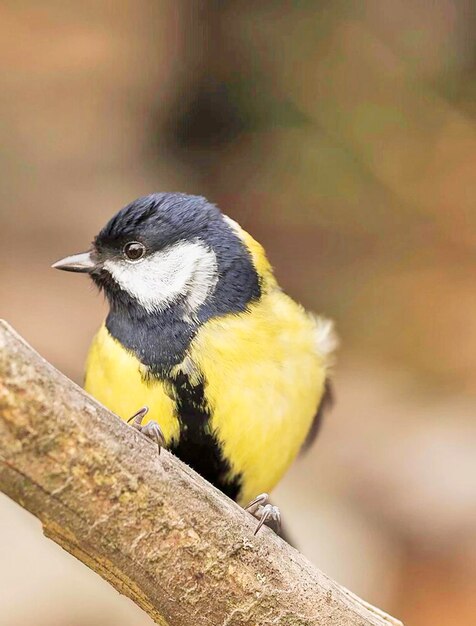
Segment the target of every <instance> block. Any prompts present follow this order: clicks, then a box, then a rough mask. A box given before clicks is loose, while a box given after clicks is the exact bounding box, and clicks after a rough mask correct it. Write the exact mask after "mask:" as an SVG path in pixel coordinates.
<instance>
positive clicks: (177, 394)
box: [167, 373, 241, 500]
mask: <svg viewBox="0 0 476 626" xmlns="http://www.w3.org/2000/svg"><path fill="white" fill-rule="evenodd" d="M167 382H168V384H169V385H170V387H171V395H173V397H174V399H175V402H176V406H177V416H178V418H179V422H180V439H179V440H178V441H176V442H173V443H172V445H171V447H170V451H171V452H172V453H173V454H175V455H176V456H178V457H179V459H181V460H182V461H183V462H184V463H187V465H190V467H192V468H193V469H194V470H195V471H196V472H198V473H199V474H200V475H201V476H203V477H204V478H205V479H206V480H208V481H209V482H210V483H212V485H214V486H215V487H217V488H218V489H220V491H223V493H225V494H226V495H227V496H228V497H229V498H232V499H233V500H236V499H237V498H238V496H239V493H240V490H241V476H234V477H230V464H229V463H228V461H227V459H226V458H225V457H224V456H223V453H222V449H221V447H220V444H219V442H218V440H217V438H216V437H215V436H214V435H213V434H212V433H211V432H210V409H209V407H208V406H207V403H206V400H205V393H204V383H203V381H202V382H200V383H199V384H197V385H192V384H191V382H190V380H189V378H188V376H187V375H186V374H182V373H180V374H179V375H177V376H175V377H173V378H172V377H171V378H169V379H168V381H167Z"/></svg>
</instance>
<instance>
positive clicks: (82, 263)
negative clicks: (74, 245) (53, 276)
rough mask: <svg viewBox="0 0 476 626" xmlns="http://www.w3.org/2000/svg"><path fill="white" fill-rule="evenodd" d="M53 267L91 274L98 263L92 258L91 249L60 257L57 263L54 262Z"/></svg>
mask: <svg viewBox="0 0 476 626" xmlns="http://www.w3.org/2000/svg"><path fill="white" fill-rule="evenodd" d="M51 267H54V268H55V270H64V271H65V272H81V273H84V274H89V273H90V272H92V271H93V269H94V268H95V267H96V263H95V262H94V260H93V258H92V254H91V251H89V252H81V253H80V254H73V255H72V256H67V257H65V258H64V259H60V260H59V261H56V263H53V265H52V266H51Z"/></svg>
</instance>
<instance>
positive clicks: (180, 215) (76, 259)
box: [53, 193, 260, 319]
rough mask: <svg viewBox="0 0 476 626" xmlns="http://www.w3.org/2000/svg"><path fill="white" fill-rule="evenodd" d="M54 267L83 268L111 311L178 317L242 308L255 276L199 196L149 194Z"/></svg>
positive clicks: (231, 233) (240, 247)
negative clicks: (174, 312) (166, 313)
mask: <svg viewBox="0 0 476 626" xmlns="http://www.w3.org/2000/svg"><path fill="white" fill-rule="evenodd" d="M53 267H54V268H56V269H60V270H65V271H69V272H83V273H87V274H89V275H90V276H91V278H92V279H93V281H94V282H95V283H96V284H97V285H98V287H99V288H100V289H103V290H104V292H105V294H106V296H107V298H108V300H109V302H110V305H111V308H114V309H116V310H124V311H126V312H127V311H129V312H130V311H132V310H134V311H135V312H136V313H137V312H142V313H143V314H154V313H161V312H163V311H165V310H167V309H170V308H175V309H177V310H180V312H181V315H182V316H183V317H187V316H190V317H192V318H198V319H199V318H200V316H203V315H205V317H207V318H208V317H211V316H212V315H214V314H220V313H226V312H230V311H242V310H245V309H246V307H247V305H248V304H249V302H251V301H252V300H253V299H256V298H258V297H259V295H260V279H259V276H258V274H257V271H256V269H255V267H254V265H253V262H252V258H251V254H250V251H249V250H248V248H247V247H246V245H245V243H244V241H243V240H242V239H241V237H240V236H239V234H238V233H237V231H236V229H235V228H234V227H233V223H232V222H231V220H229V219H228V218H226V217H225V216H224V215H223V214H222V213H221V212H220V211H219V209H218V208H217V207H216V206H214V205H213V204H211V203H209V202H208V201H207V200H205V198H202V197H199V196H190V195H186V194H181V193H156V194H151V195H149V196H145V197H143V198H139V199H137V200H135V201H134V202H131V203H130V204H129V205H127V206H126V207H124V208H123V209H121V210H120V211H119V212H118V213H117V214H116V215H115V216H114V217H113V218H112V219H111V220H110V221H109V222H108V223H107V224H106V226H104V228H103V229H102V230H101V231H100V233H99V234H98V235H97V236H96V237H95V239H94V241H93V244H92V248H91V250H89V251H88V252H84V253H81V254H75V255H73V256H69V257H66V258H64V259H61V260H60V261H57V262H56V263H55V264H54V265H53Z"/></svg>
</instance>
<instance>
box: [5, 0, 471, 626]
mask: <svg viewBox="0 0 476 626" xmlns="http://www.w3.org/2000/svg"><path fill="white" fill-rule="evenodd" d="M475 26H476V24H475V10H474V3H473V2H472V0H436V1H431V2H430V1H429V0H359V1H358V0H347V1H345V2H342V1H339V0H332V1H325V0H314V1H311V0H308V1H305V0H302V1H301V2H298V1H297V0H296V1H294V2H291V1H287V2H277V1H272V0H261V1H260V2H251V1H246V0H242V1H241V2H237V1H231V0H228V1H225V0H223V1H220V0H203V1H201V2H198V1H197V2H193V1H187V0H185V1H182V2H180V1H179V2H177V1H174V0H154V1H152V0H139V1H138V0H135V1H132V0H117V1H116V2H104V1H102V2H101V1H99V2H98V1H96V2H92V1H90V0H83V1H82V2H59V1H55V0H45V1H44V2H42V3H39V2H34V1H31V0H24V1H21V2H20V1H18V0H15V1H12V2H8V1H5V0H2V2H1V3H0V137H1V143H0V146H1V147H0V212H1V226H0V239H1V245H0V301H1V306H0V313H1V315H2V317H5V318H6V319H7V320H8V321H9V322H10V323H12V324H13V325H14V326H15V328H16V329H17V330H18V331H19V332H20V333H22V334H23V335H24V336H25V337H26V338H27V340H28V341H30V342H31V343H32V344H33V346H34V347H35V348H36V349H37V350H39V351H40V352H41V353H42V354H43V355H44V356H46V357H47V358H48V359H49V360H50V361H52V362H53V363H54V364H55V365H56V366H57V367H58V368H59V369H61V370H63V371H64V372H66V373H67V374H68V375H69V376H71V377H72V378H74V379H75V380H77V381H79V382H80V381H81V379H82V366H83V362H84V359H85V355H86V351H87V346H88V342H89V340H90V338H91V336H92V334H93V332H94V331H95V329H96V328H97V326H98V325H99V323H100V321H101V320H102V317H103V316H104V313H105V306H104V303H103V301H102V298H101V297H100V296H98V295H96V294H95V292H94V290H93V289H92V287H91V286H90V285H89V284H88V281H87V280H86V279H85V278H84V277H81V276H74V275H70V274H61V273H58V272H54V271H52V270H50V269H49V266H50V264H51V262H53V261H54V260H56V259H57V258H59V257H61V256H63V255H65V254H69V253H72V252H77V251H81V250H83V249H84V248H85V247H87V245H88V243H89V242H90V240H91V239H92V237H93V236H94V234H95V233H96V232H97V231H98V230H99V228H100V227H101V226H102V225H103V223H104V222H105V221H106V220H107V219H108V218H109V217H110V216H111V215H112V214H113V213H114V212H115V211H116V210H117V209H118V208H120V207H121V206H123V205H124V204H126V203H127V202H129V201H130V200H132V199H133V198H135V197H137V196H139V195H143V194H145V193H149V192H151V191H159V190H169V191H172V190H180V191H187V192H191V193H199V194H203V195H206V196H207V197H208V198H210V199H211V200H213V201H215V202H217V203H218V204H219V206H220V207H222V208H223V209H224V210H225V211H226V212H227V213H228V214H229V215H230V216H232V217H233V218H235V219H237V220H238V221H239V222H241V224H242V225H243V226H244V227H245V228H246V229H248V230H249V231H251V232H252V233H253V234H254V235H255V236H256V237H257V238H258V239H259V240H261V242H262V243H263V244H264V245H265V246H266V248H267V250H268V252H269V256H270V258H271V261H272V263H273V264H274V266H275V268H276V272H277V275H278V278H279V280H280V281H281V283H282V285H283V286H284V288H285V289H286V290H287V291H288V292H289V293H290V294H291V295H292V296H294V297H295V298H296V299H298V300H299V301H301V302H302V303H303V304H304V305H305V306H306V307H308V308H311V309H314V310H316V311H318V312H321V313H325V314H327V315H329V316H331V317H333V318H335V320H336V323H337V327H338V330H339V333H340V336H341V339H342V346H341V349H340V353H339V361H338V365H337V367H336V371H335V388H336V397H337V403H336V406H335V409H334V411H333V413H332V415H330V416H329V417H328V419H327V421H326V424H325V427H324V429H323V431H322V434H321V437H320V439H319V441H318V444H317V446H316V447H315V448H314V449H313V450H312V452H311V453H310V454H308V456H307V457H306V458H303V459H300V460H299V461H298V462H297V463H296V464H295V466H294V467H293V469H292V471H291V472H290V473H289V475H288V476H287V477H286V479H285V480H284V481H283V483H282V484H281V485H280V486H279V488H278V489H277V490H276V492H275V494H274V499H275V501H276V502H277V503H278V504H279V505H280V506H281V508H282V511H283V513H284V516H285V519H286V521H287V523H288V526H289V528H290V530H291V532H292V534H293V535H294V537H295V539H296V542H297V543H298V544H299V546H300V548H301V549H302V551H303V552H304V553H305V554H306V555H307V556H308V557H309V558H310V559H311V560H312V561H313V562H314V563H315V564H316V565H317V566H319V567H320V568H321V569H323V570H324V571H325V572H326V573H328V574H329V575H331V576H332V577H334V578H335V579H337V580H338V581H339V582H340V583H342V584H344V585H346V586H347V587H349V588H350V589H352V590H353V591H354V592H356V593H358V594H360V595H362V596H363V597H364V598H365V599H367V600H368V601H370V602H373V603H375V604H377V605H379V606H380V607H382V608H383V609H386V610H387V611H389V612H391V613H393V614H395V615H397V616H399V617H400V618H402V619H404V620H405V622H406V624H407V626H410V625H412V626H430V625H431V626H434V625H435V624H439V625H441V626H463V625H465V626H467V625H468V624H470V623H474V621H475V616H476V314H475V311H476V288H475V284H476V265H475V262H476V124H475V115H476V99H475V95H476V43H475V42H476V37H475V32H476V29H475ZM0 623H1V624H2V626H3V625H5V626H30V625H32V624H35V626H95V625H96V624H97V625H99V624H100V625H101V626H108V625H109V624H111V625H112V624H114V626H126V625H130V624H134V626H146V625H147V624H151V622H150V620H149V619H148V618H147V617H146V616H145V615H144V614H142V613H141V612H140V611H139V609H137V608H135V607H134V606H133V605H132V604H131V603H130V602H129V601H128V600H127V599H125V598H123V597H121V596H119V595H118V594H117V593H116V592H115V591H114V590H113V589H112V588H110V587H109V586H108V585H107V584H106V583H105V582H103V581H102V580H101V579H99V577H97V576H96V575H95V574H93V573H91V572H90V571H89V570H88V569H87V568H86V567H84V566H83V565H82V564H80V563H79V562H77V561H75V560H74V559H73V558H72V557H71V556H69V555H67V554H66V553H64V552H62V551H61V549H60V548H58V547H57V546H56V545H54V544H53V543H52V542H50V541H48V540H46V539H44V538H43V537H42V535H41V530H40V525H39V523H38V522H37V521H36V520H34V519H33V518H32V517H30V516H29V515H28V514H27V513H26V512H24V511H23V510H21V509H20V508H19V507H18V506H16V505H14V504H13V503H11V502H10V501H9V500H7V498H6V497H0Z"/></svg>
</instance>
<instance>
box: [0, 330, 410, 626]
mask: <svg viewBox="0 0 476 626" xmlns="http://www.w3.org/2000/svg"><path fill="white" fill-rule="evenodd" d="M0 489H1V490H2V491H4V492H5V493H6V494H7V495H8V496H10V497H11V498H12V499H13V500H15V501H16V502H18V503H19V504H20V505H21V506H23V507H24V508H26V509H27V510H29V511H30V512H31V513H33V514H34V515H36V516H37V517H38V518H39V519H40V520H41V523H42V524H43V529H44V533H45V535H46V536H47V537H50V538H51V539H53V540H54V541H56V542H57V543H58V544H60V545H61V546H62V547H63V548H65V549H66V550H67V551H68V552H70V553H71V554H73V555H74V556H75V557H77V558H78V559H80V560H81V561H82V562H83V563H85V564H86V565H87V566H88V567H90V568H91V569H93V570H94V571H95V572H97V573H98V574H100V575H101V576H102V577H103V578H105V579H106V580H108V581H109V582H110V583H111V584H112V585H113V586H114V587H115V588H116V589H117V590H118V591H120V592H121V593H123V594H125V595H127V596H129V597H130V598H131V599H132V600H133V601H134V602H135V603H136V604H138V605H139V606H140V607H142V608H143V609H144V611H146V612H147V613H148V614H149V615H150V616H151V618H152V619H153V620H155V622H156V623H158V624H162V625H165V624H170V625H173V626H201V625H205V624H207V625H210V624H212V625H218V624H220V625H222V626H225V625H233V626H235V625H240V626H245V625H246V626H251V625H253V626H257V625H261V624H263V625H264V624H275V625H286V626H298V625H299V626H307V625H311V624H313V625H317V624H319V626H331V625H332V626H344V625H349V626H350V625H352V626H368V625H372V626H389V625H390V624H393V625H395V624H400V622H398V621H397V620H395V619H393V618H391V617H389V616H387V615H385V614H384V613H382V612H381V611H379V610H378V609H375V608H374V607H372V606H370V605H368V604H367V603H365V602H363V601H362V600H360V599H359V598H357V597H356V596H355V595H353V594H352V593H350V592H349V591H347V590H346V589H344V588H343V587H341V586H339V585H338V584H337V583H335V582H333V581H332V580H330V579H329V578H328V577H327V576H325V575H324V574H323V573H322V572H320V571H319V570H317V569H316V568H315V567H314V566H313V565H311V564H310V563H309V562H308V561H307V560H306V559H305V558H304V557H303V556H302V555H301V554H299V552H297V551H296V550H294V549H293V548H291V547H290V546H289V545H287V544H286V543H285V542H284V541H282V540H281V539H280V538H278V537H277V536H276V535H275V534H274V533H273V532H272V531H271V530H269V529H267V528H264V529H263V530H262V531H261V532H260V534H259V535H258V536H257V537H254V536H253V530H254V527H255V521H254V520H253V519H252V518H251V516H250V515H249V514H248V513H246V512H244V511H243V510H242V509H241V508H240V507H238V506H237V505H236V504H235V503H234V502H232V501H231V500H229V499H228V498H226V497H225V496H223V495H222V494H221V493H220V492H218V491H217V490H216V489H214V488H213V487H212V486H211V485H210V484H208V483H207V482H206V481H205V480H203V479H202V478H201V477H200V476H198V475H197V474H196V473H195V472H193V471H192V470H191V469H190V468H188V467H187V466H186V465H184V464H183V463H181V462H180V461H179V460H178V459H177V458H175V457H174V456H173V455H171V454H169V453H168V452H167V451H163V452H162V454H161V455H160V456H158V455H157V449H156V447H155V446H154V445H153V444H152V443H151V442H150V441H149V440H147V439H146V438H145V437H144V436H143V435H141V434H140V433H138V432H137V431H135V430H133V429H132V428H130V427H129V426H127V425H126V424H125V423H124V422H122V421H121V420H120V419H119V418H117V417H116V416H114V415H113V414H111V413H110V412H109V411H108V410H106V409H105V408H104V407H102V406H101V405H99V404H98V403H97V402H96V401H95V400H94V399H92V398H91V397H90V396H88V395H87V394H86V393H85V392H84V391H83V390H82V389H80V388H79V387H78V386H77V385H75V384H74V383H72V382H71V381H70V380H68V379H67V378H66V377H65V376H63V375H62V374H61V373H59V372H58V371H57V370H55V369H54V368H53V367H52V366H51V365H50V364H49V363H48V362H46V361H45V360H44V359H43V358H42V357H41V356H39V355H38V354H37V353H36V352H34V351H33V350H32V348H30V347H29V346H28V345H27V344H26V343H25V342H24V340H22V339H21V338H20V337H19V336H18V335H17V334H16V333H15V332H14V331H13V330H12V329H11V328H10V327H9V326H8V325H7V324H6V323H5V322H0ZM362 558H365V555H362Z"/></svg>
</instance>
